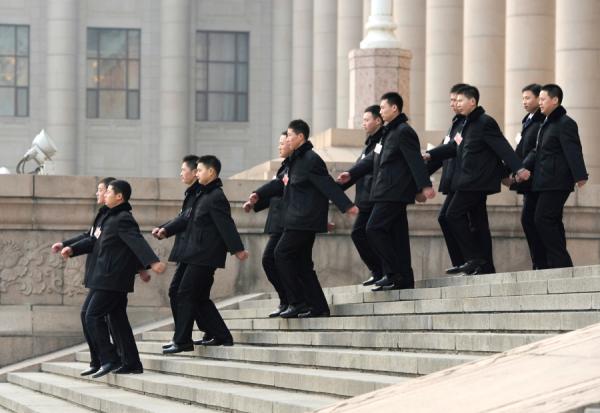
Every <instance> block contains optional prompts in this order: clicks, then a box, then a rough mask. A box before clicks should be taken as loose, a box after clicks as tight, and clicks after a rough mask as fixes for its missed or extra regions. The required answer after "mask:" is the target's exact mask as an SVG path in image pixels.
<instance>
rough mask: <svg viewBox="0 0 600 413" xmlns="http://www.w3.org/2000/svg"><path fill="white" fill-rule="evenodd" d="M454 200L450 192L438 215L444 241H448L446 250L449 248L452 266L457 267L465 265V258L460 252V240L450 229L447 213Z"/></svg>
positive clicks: (452, 193)
mask: <svg viewBox="0 0 600 413" xmlns="http://www.w3.org/2000/svg"><path fill="white" fill-rule="evenodd" d="M453 198H454V192H449V193H448V194H447V195H446V199H444V203H443V204H442V207H441V208H440V212H439V214H438V222H439V224H440V228H441V229H442V234H443V235H444V241H446V248H448V254H449V255H450V261H451V262H452V266H454V267H457V266H459V265H462V264H464V263H465V258H464V257H463V255H462V251H461V250H460V245H459V244H458V240H457V239H456V237H455V236H454V234H453V233H452V230H451V229H450V224H449V223H448V217H447V216H446V212H447V211H448V206H449V205H450V202H452V199H453Z"/></svg>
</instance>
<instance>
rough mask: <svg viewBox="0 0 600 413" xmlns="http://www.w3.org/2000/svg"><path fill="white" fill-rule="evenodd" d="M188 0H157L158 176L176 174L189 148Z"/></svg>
mask: <svg viewBox="0 0 600 413" xmlns="http://www.w3.org/2000/svg"><path fill="white" fill-rule="evenodd" d="M190 15H191V12H190V2H189V0H161V7H160V29H161V34H160V37H161V39H160V46H161V48H160V142H159V151H160V152H159V176H162V177H167V176H174V175H176V174H177V171H178V170H179V168H180V166H181V158H183V157H184V156H185V155H187V152H188V151H189V130H190V126H189V102H190V93H193V92H192V85H191V84H190V82H189V78H190V56H189V53H190V36H191V33H190Z"/></svg>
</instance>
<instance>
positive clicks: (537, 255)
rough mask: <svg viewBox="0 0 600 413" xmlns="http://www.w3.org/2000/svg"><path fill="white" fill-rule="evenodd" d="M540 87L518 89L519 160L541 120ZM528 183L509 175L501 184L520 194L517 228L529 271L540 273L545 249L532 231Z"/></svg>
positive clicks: (532, 142) (532, 210)
mask: <svg viewBox="0 0 600 413" xmlns="http://www.w3.org/2000/svg"><path fill="white" fill-rule="evenodd" d="M541 88H542V86H541V85H538V84H536V83H532V84H530V85H527V86H525V87H524V88H523V89H522V90H521V94H522V98H523V107H524V108H525V111H527V115H525V117H524V118H523V120H522V121H521V124H522V127H521V132H519V134H517V136H516V138H515V141H516V143H517V147H516V148H515V153H516V154H517V156H518V157H519V159H521V160H523V159H525V158H527V156H528V155H529V153H531V151H533V150H534V149H535V145H536V143H537V134H538V131H539V129H540V125H541V124H542V122H543V121H544V118H545V117H544V115H543V114H542V112H541V111H540V105H539V96H540V90H541ZM532 169H533V168H532ZM507 172H508V171H507ZM532 175H534V174H532ZM532 181H533V178H529V179H528V180H527V181H523V182H516V181H515V180H514V178H513V177H512V176H509V177H508V178H505V179H504V180H503V183H505V184H508V185H509V186H510V189H511V191H517V193H519V194H522V195H523V209H522V210H521V226H522V227H523V232H524V233H525V238H526V239H527V245H528V246H529V255H530V256H531V262H532V265H533V269H534V270H541V269H544V268H548V264H547V262H546V248H545V247H544V243H543V241H542V239H541V237H540V235H539V234H538V232H537V230H536V229H535V208H536V205H537V199H538V193H537V192H532V191H531V184H532Z"/></svg>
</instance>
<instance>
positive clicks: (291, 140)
mask: <svg viewBox="0 0 600 413" xmlns="http://www.w3.org/2000/svg"><path fill="white" fill-rule="evenodd" d="M286 143H287V144H288V145H289V147H290V150H292V151H295V150H296V149H298V148H299V147H300V146H301V145H302V144H303V143H304V135H303V134H302V133H296V132H294V130H293V129H291V128H288V131H287V138H286Z"/></svg>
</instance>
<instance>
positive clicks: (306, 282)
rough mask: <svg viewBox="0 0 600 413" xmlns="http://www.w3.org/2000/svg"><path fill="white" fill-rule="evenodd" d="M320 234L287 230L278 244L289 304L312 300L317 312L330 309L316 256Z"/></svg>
mask: <svg viewBox="0 0 600 413" xmlns="http://www.w3.org/2000/svg"><path fill="white" fill-rule="evenodd" d="M315 237H316V234H315V233H314V232H311V231H296V230H285V231H284V232H283V234H282V235H281V239H280V240H279V242H278V243H277V246H276V247H275V264H276V266H277V271H278V272H279V274H281V276H282V280H283V284H284V287H285V292H286V297H287V298H288V301H289V304H292V305H298V304H301V303H306V304H308V305H309V306H310V307H311V308H312V309H313V311H315V312H326V311H329V305H328V304H327V299H326V298H325V294H323V288H322V287H321V284H320V283H319V278H318V276H317V273H316V272H315V267H314V263H313V260H312V249H313V245H314V243H315Z"/></svg>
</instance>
